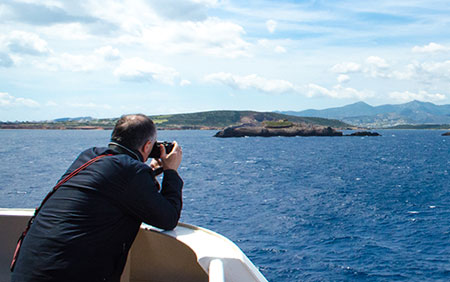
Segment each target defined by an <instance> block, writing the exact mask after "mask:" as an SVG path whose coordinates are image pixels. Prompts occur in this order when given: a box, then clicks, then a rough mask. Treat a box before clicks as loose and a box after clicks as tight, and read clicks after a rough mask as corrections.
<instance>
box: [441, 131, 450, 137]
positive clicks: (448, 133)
mask: <svg viewBox="0 0 450 282" xmlns="http://www.w3.org/2000/svg"><path fill="white" fill-rule="evenodd" d="M442 136H450V131H449V132H444V133H442Z"/></svg>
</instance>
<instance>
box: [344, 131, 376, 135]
mask: <svg viewBox="0 0 450 282" xmlns="http://www.w3.org/2000/svg"><path fill="white" fill-rule="evenodd" d="M345 136H381V135H380V134H379V133H377V132H370V131H357V132H353V133H351V134H347V135H345Z"/></svg>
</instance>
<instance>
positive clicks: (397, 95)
mask: <svg viewBox="0 0 450 282" xmlns="http://www.w3.org/2000/svg"><path fill="white" fill-rule="evenodd" d="M389 97H390V98H392V99H394V100H397V101H400V102H409V101H412V100H419V101H429V102H439V101H443V100H445V99H447V96H446V95H445V94H441V93H428V92H427V91H423V90H421V91H418V92H416V93H414V92H409V91H403V92H397V91H395V92H391V93H389Z"/></svg>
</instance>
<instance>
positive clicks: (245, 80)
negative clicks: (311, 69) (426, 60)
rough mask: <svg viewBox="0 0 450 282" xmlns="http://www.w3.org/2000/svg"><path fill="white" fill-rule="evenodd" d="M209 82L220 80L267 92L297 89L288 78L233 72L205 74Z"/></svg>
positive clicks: (232, 85)
mask: <svg viewBox="0 0 450 282" xmlns="http://www.w3.org/2000/svg"><path fill="white" fill-rule="evenodd" d="M205 80H206V81H207V82H218V83H222V84H225V85H227V86H229V87H232V88H235V89H243V90H246V89H256V90H258V91H262V92H266V93H275V94H279V93H284V92H290V91H295V86H294V85H293V84H292V83H291V82H289V81H286V80H279V79H267V78H263V77H260V76H258V75H256V74H250V75H247V76H238V75H233V74H231V73H224V72H219V73H213V74H209V75H207V76H205Z"/></svg>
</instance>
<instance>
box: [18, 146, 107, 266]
mask: <svg viewBox="0 0 450 282" xmlns="http://www.w3.org/2000/svg"><path fill="white" fill-rule="evenodd" d="M112 155H113V154H107V155H100V156H97V157H95V158H93V159H91V160H89V161H87V162H86V163H84V164H83V165H82V166H80V167H79V168H77V169H76V170H74V171H72V172H71V173H70V174H69V175H67V176H66V177H64V179H62V180H61V181H59V182H58V183H57V184H56V185H55V187H53V189H52V190H51V191H50V192H49V193H48V194H47V196H45V198H44V200H43V201H42V203H41V205H40V206H39V207H38V208H36V210H35V211H34V215H33V216H32V217H31V218H30V220H29V221H28V224H27V227H26V228H25V230H24V231H23V232H22V235H20V237H19V240H18V241H17V246H16V250H15V251H14V256H13V259H12V261H11V266H10V270H11V271H13V270H14V266H15V265H16V261H17V257H18V256H19V251H20V247H21V246H22V242H23V239H24V238H25V235H27V232H28V230H30V227H31V224H33V221H34V219H35V218H36V216H37V215H38V213H39V211H40V210H41V208H42V206H43V205H44V204H45V202H47V200H48V199H49V198H50V197H51V196H52V195H53V194H54V193H55V192H56V190H58V188H59V187H60V186H61V185H63V184H64V183H66V182H67V181H68V180H69V179H71V178H72V177H74V176H75V175H76V174H78V173H79V172H80V171H82V170H83V169H85V168H86V167H88V166H89V165H91V164H92V163H94V162H96V161H97V160H99V159H101V158H103V157H106V156H112Z"/></svg>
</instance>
